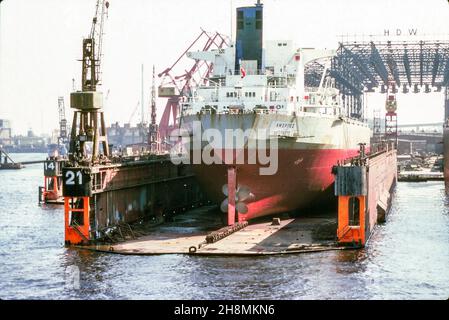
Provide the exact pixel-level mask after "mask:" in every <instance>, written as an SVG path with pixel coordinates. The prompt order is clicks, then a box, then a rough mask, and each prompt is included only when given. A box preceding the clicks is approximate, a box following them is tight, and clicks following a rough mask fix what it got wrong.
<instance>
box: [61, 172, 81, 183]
mask: <svg viewBox="0 0 449 320" xmlns="http://www.w3.org/2000/svg"><path fill="white" fill-rule="evenodd" d="M65 177H66V179H67V181H66V182H65V184H66V185H68V186H73V185H74V184H75V177H76V178H78V184H79V185H82V184H83V174H82V173H81V171H77V172H76V174H75V173H74V172H73V171H67V172H66V174H65Z"/></svg>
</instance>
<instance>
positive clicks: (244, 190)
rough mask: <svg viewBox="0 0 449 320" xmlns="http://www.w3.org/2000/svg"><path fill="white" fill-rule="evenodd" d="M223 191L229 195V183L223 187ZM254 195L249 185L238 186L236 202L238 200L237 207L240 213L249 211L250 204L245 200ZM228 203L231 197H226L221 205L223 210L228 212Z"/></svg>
mask: <svg viewBox="0 0 449 320" xmlns="http://www.w3.org/2000/svg"><path fill="white" fill-rule="evenodd" d="M222 191H223V194H224V195H225V196H226V197H229V190H228V185H227V184H225V185H224V186H223V187H222ZM252 197H254V195H253V194H252V193H251V190H250V189H249V188H248V187H247V186H241V185H239V186H238V187H237V190H236V193H235V202H236V204H235V208H236V210H237V212H238V213H243V214H245V213H248V206H247V205H246V203H245V202H244V201H246V200H248V199H250V198H252ZM228 204H229V199H228V198H226V199H224V201H223V202H222V203H221V205H220V209H221V211H223V212H227V211H228Z"/></svg>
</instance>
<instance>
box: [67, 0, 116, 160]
mask: <svg viewBox="0 0 449 320" xmlns="http://www.w3.org/2000/svg"><path fill="white" fill-rule="evenodd" d="M108 9H109V2H108V1H106V0H97V3H96V9H95V16H94V18H93V20H92V27H91V30H90V34H89V36H88V37H87V38H85V39H83V59H82V73H81V86H82V87H81V91H77V92H73V93H71V95H70V106H71V107H72V108H74V109H75V112H74V115H73V125H72V132H71V137H70V151H69V155H70V159H71V160H74V161H82V162H90V163H92V164H93V163H96V162H98V160H99V159H102V158H105V157H108V156H109V146H108V141H107V136H106V127H105V121H104V114H103V94H102V93H101V92H99V91H97V89H98V88H97V87H98V86H99V85H100V84H101V58H102V49H103V30H104V22H105V19H106V17H107V12H108ZM88 142H89V143H92V148H91V152H88V151H89V150H87V148H86V147H87V146H86V143H88ZM100 143H101V147H102V148H101V149H100Z"/></svg>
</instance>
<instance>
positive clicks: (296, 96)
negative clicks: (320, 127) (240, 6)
mask: <svg viewBox="0 0 449 320" xmlns="http://www.w3.org/2000/svg"><path fill="white" fill-rule="evenodd" d="M263 53H264V59H263V60H264V64H263V65H262V69H261V70H257V62H256V61H251V60H248V61H240V66H241V68H240V70H235V63H234V61H235V48H234V46H230V47H228V48H226V49H220V50H212V51H208V52H203V51H198V52H189V53H188V56H189V57H190V58H192V59H195V60H204V61H208V62H209V63H212V64H213V66H214V67H213V73H212V74H211V75H210V76H209V78H208V79H207V82H208V83H207V85H201V86H198V87H197V88H195V90H194V92H193V96H192V97H190V98H189V99H188V101H186V102H184V103H183V104H182V112H181V116H186V115H191V114H197V113H203V112H204V113H209V112H211V113H217V114H227V113H252V112H256V113H279V114H287V115H290V114H295V113H296V114H298V113H301V112H313V113H325V114H332V115H337V116H339V115H341V112H342V111H341V108H340V95H339V92H338V90H337V89H336V88H335V85H334V81H333V79H331V78H330V77H326V76H325V75H326V71H327V69H328V68H329V67H330V59H331V58H332V57H333V56H334V55H335V51H334V50H317V49H296V47H295V46H294V45H293V42H292V41H268V42H266V43H265V49H264V51H263ZM313 61H320V62H322V63H323V65H324V66H325V68H324V72H323V75H322V79H321V84H320V86H319V87H318V88H305V87H304V70H305V66H306V65H307V64H308V63H310V62H313Z"/></svg>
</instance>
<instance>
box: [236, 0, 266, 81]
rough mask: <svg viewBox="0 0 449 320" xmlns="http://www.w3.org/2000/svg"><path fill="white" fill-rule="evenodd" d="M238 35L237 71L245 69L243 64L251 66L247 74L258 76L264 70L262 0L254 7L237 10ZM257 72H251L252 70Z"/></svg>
mask: <svg viewBox="0 0 449 320" xmlns="http://www.w3.org/2000/svg"><path fill="white" fill-rule="evenodd" d="M236 25H237V35H236V41H235V70H237V71H238V70H240V67H244V66H243V65H242V62H243V63H244V62H247V63H248V65H250V66H251V68H250V70H247V68H245V70H246V72H247V74H257V70H260V69H262V47H263V4H261V3H260V0H258V1H257V4H256V5H255V6H252V7H241V8H237V23H236ZM254 68H255V69H256V70H251V69H254Z"/></svg>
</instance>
